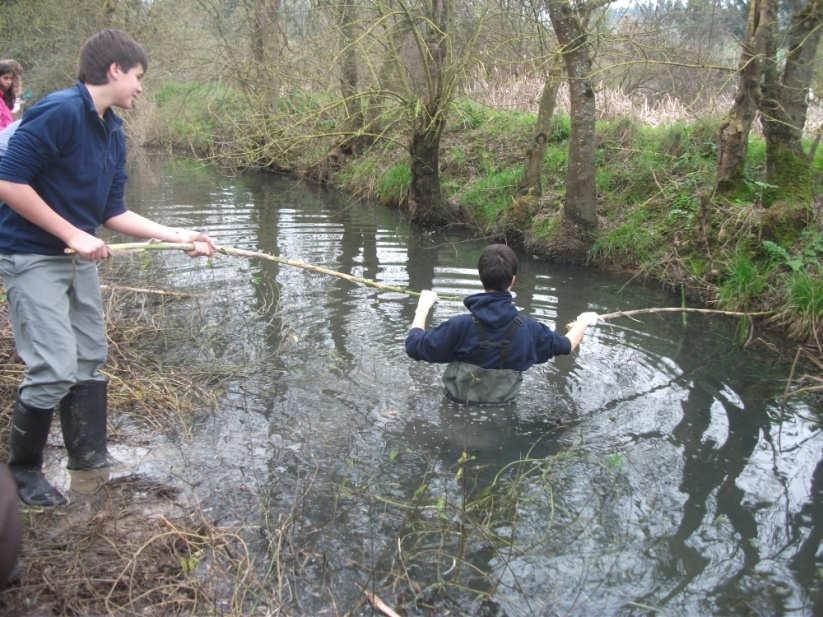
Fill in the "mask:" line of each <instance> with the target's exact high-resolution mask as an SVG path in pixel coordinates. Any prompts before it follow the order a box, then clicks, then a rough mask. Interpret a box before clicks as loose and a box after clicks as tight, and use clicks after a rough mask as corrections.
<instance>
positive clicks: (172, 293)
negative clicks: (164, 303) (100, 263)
mask: <svg viewBox="0 0 823 617" xmlns="http://www.w3.org/2000/svg"><path fill="white" fill-rule="evenodd" d="M100 289H108V290H109V291H129V292H133V293H138V294H148V295H153V296H172V297H174V298H202V297H203V296H202V294H190V293H185V292H182V291H168V290H166V289H151V288H149V287H129V286H127V285H109V284H103V285H100Z"/></svg>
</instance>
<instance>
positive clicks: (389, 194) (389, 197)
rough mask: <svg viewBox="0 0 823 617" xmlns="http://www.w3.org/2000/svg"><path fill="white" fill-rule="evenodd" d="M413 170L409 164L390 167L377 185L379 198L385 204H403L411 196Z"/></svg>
mask: <svg viewBox="0 0 823 617" xmlns="http://www.w3.org/2000/svg"><path fill="white" fill-rule="evenodd" d="M410 186H411V169H410V168H409V165H408V164H407V163H397V164H396V165H392V166H391V167H389V168H388V169H387V170H386V172H385V173H384V174H383V175H382V176H381V178H380V182H379V183H378V184H377V198H378V199H379V200H380V201H381V202H383V203H384V204H402V203H403V202H405V201H406V198H407V197H408V196H409V187H410Z"/></svg>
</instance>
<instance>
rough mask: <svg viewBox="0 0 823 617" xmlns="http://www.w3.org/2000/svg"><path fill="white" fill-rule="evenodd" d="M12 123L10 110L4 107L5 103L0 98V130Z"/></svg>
mask: <svg viewBox="0 0 823 617" xmlns="http://www.w3.org/2000/svg"><path fill="white" fill-rule="evenodd" d="M12 122H14V118H13V117H12V115H11V109H9V108H8V106H7V105H6V101H4V100H3V98H2V97H0V129H4V128H6V127H7V126H8V125H9V124H11V123H12Z"/></svg>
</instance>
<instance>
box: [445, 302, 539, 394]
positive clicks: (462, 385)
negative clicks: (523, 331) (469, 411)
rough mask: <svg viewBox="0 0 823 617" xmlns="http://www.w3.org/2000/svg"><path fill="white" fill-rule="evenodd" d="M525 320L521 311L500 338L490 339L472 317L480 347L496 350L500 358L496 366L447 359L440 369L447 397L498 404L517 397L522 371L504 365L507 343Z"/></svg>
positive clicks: (485, 329)
mask: <svg viewBox="0 0 823 617" xmlns="http://www.w3.org/2000/svg"><path fill="white" fill-rule="evenodd" d="M524 323H525V320H524V318H523V316H522V314H518V315H517V317H515V318H514V319H513V320H512V322H511V324H509V327H508V328H506V331H505V332H504V333H503V336H502V337H501V338H500V340H497V341H492V340H491V339H490V338H489V331H488V329H487V328H486V326H484V325H483V324H482V323H480V321H479V320H478V319H477V318H476V317H475V318H474V327H475V329H476V330H477V335H478V337H479V338H480V344H479V345H478V347H479V348H480V349H483V350H486V349H498V350H499V351H500V360H499V361H498V362H497V368H483V367H482V366H477V365H476V364H470V363H468V362H461V361H454V362H450V363H449V365H448V366H447V367H446V370H445V371H443V385H444V386H445V387H446V396H448V397H449V398H450V399H451V400H453V401H457V402H458V403H485V404H487V405H500V404H503V403H509V402H511V401H513V400H514V399H515V398H516V397H517V393H518V392H519V391H520V384H521V383H522V382H523V373H522V371H515V370H514V369H509V368H503V366H504V365H505V363H506V360H507V359H508V357H509V345H510V344H511V341H512V339H513V338H514V335H515V333H516V332H517V330H518V329H519V328H520V327H521V326H522V325H523V324H524Z"/></svg>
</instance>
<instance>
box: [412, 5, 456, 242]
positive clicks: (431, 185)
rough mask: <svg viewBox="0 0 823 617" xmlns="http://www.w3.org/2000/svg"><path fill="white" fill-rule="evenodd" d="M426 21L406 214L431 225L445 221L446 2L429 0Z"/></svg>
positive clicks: (447, 15)
mask: <svg viewBox="0 0 823 617" xmlns="http://www.w3.org/2000/svg"><path fill="white" fill-rule="evenodd" d="M428 17H429V22H430V23H427V24H426V25H425V26H423V30H424V32H425V40H424V44H423V46H422V49H421V50H420V51H421V58H420V61H421V63H422V65H423V66H424V67H425V87H424V88H423V92H422V93H421V95H420V100H418V102H417V103H416V108H417V111H416V112H415V117H414V121H413V125H412V138H411V143H410V144H409V154H410V155H411V163H410V165H411V186H410V187H409V203H408V207H409V214H410V216H411V219H412V220H413V221H415V222H418V223H421V224H424V225H427V226H431V225H437V224H441V223H443V222H445V221H446V219H447V216H446V209H445V203H444V202H443V194H442V191H441V188H440V137H441V135H442V134H443V128H444V127H445V126H446V109H447V107H448V105H449V97H448V95H447V94H446V92H445V90H446V87H445V79H446V77H445V75H444V72H445V70H446V66H445V64H446V59H447V54H448V44H449V42H448V36H449V3H448V1H447V0H432V1H431V14H430V15H429V16H428Z"/></svg>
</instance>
